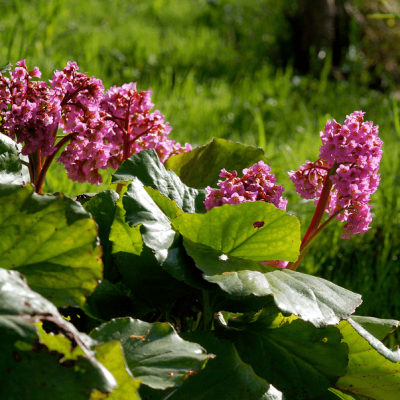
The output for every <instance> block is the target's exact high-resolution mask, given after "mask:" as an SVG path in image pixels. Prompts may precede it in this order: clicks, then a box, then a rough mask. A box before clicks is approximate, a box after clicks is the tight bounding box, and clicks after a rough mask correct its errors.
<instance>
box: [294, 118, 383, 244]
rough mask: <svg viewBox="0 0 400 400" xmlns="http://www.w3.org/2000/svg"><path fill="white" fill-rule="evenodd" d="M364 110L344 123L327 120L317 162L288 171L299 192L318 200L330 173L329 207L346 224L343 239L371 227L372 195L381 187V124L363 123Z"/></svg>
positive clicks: (308, 197)
mask: <svg viewBox="0 0 400 400" xmlns="http://www.w3.org/2000/svg"><path fill="white" fill-rule="evenodd" d="M364 114H365V113H364V112H362V111H355V112H354V113H352V114H350V115H349V116H347V118H346V121H345V123H344V124H343V125H340V124H339V123H337V122H336V121H335V120H333V121H332V122H331V121H328V122H327V124H326V126H325V130H324V132H321V134H320V135H321V139H322V143H323V144H322V146H321V148H320V155H319V156H320V157H321V159H320V160H318V161H317V162H316V163H311V162H309V161H307V162H306V164H305V165H303V166H301V167H300V169H299V170H298V171H296V172H293V171H292V172H291V173H289V177H290V179H291V180H292V181H293V182H294V184H295V187H296V191H297V193H299V194H300V195H301V196H302V197H303V198H305V199H315V202H318V199H319V197H320V195H321V192H322V188H323V186H324V184H325V181H326V179H327V176H328V171H330V172H329V179H331V181H332V184H333V188H332V190H331V192H330V198H329V203H328V205H327V208H326V210H325V211H326V212H328V213H329V214H330V215H331V216H332V215H334V214H336V218H337V219H339V220H340V221H342V222H345V225H344V233H343V237H344V238H349V237H350V236H352V235H354V234H357V233H360V234H362V233H365V232H366V231H368V230H369V229H370V227H369V224H370V222H371V221H372V216H371V213H370V209H371V205H369V204H368V203H369V201H370V196H371V194H373V193H374V192H375V191H376V189H377V188H378V185H379V181H380V175H379V174H378V171H379V163H380V161H381V158H382V153H383V152H382V140H381V139H380V138H379V137H378V133H379V132H378V126H373V123H372V122H364Z"/></svg>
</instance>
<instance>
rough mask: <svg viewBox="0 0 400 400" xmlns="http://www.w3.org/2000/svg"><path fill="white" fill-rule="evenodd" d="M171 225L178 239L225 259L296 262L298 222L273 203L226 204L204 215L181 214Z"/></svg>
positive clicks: (298, 240) (298, 245)
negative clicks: (208, 249)
mask: <svg viewBox="0 0 400 400" xmlns="http://www.w3.org/2000/svg"><path fill="white" fill-rule="evenodd" d="M171 222H172V224H173V226H174V228H175V229H176V230H178V231H179V232H180V233H181V235H182V236H184V237H186V238H188V239H190V240H191V241H193V242H195V243H200V244H204V245H206V246H209V247H211V248H213V249H215V250H218V251H221V252H222V253H223V254H226V255H227V256H230V255H231V256H235V257H241V258H245V259H248V260H254V261H266V260H284V261H296V260H297V257H298V255H299V249H300V222H299V220H298V219H297V218H296V217H294V216H293V215H289V214H287V213H286V212H285V211H283V210H279V209H277V208H276V207H275V206H274V205H273V204H268V203H264V202H261V201H260V202H254V203H252V202H247V203H242V204H226V205H224V206H222V207H214V208H213V209H211V210H210V211H208V212H207V213H206V214H183V215H180V216H178V217H177V218H174V219H172V220H171Z"/></svg>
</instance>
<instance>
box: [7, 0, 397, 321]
mask: <svg viewBox="0 0 400 400" xmlns="http://www.w3.org/2000/svg"><path fill="white" fill-rule="evenodd" d="M304 1H305V2H306V3H307V0H298V1H289V0H251V1H249V0H185V1H182V0H85V1H83V0H63V1H60V0H51V1H47V0H30V1H27V0H0V10H1V13H0V39H1V46H0V64H1V65H5V64H6V63H7V62H8V61H11V62H12V63H15V62H16V61H18V60H21V59H23V58H26V59H27V65H28V68H30V69H32V68H33V67H34V66H39V68H40V70H41V71H42V72H43V75H42V79H45V80H47V79H50V78H51V76H52V74H53V72H54V70H56V69H62V68H63V67H64V66H65V64H66V62H67V61H76V62H77V63H78V65H79V66H80V70H81V71H84V72H87V73H88V74H89V75H90V76H91V75H94V76H95V77H97V78H100V79H102V80H103V83H104V85H105V87H106V89H108V88H109V87H111V86H113V85H122V84H123V83H127V82H132V81H133V82H138V88H139V89H143V90H147V89H148V88H149V87H151V88H152V89H153V93H154V94H153V98H152V99H153V102H154V103H155V107H156V108H157V109H159V110H160V111H161V112H162V113H163V114H164V115H165V117H166V120H167V121H169V122H170V124H171V125H172V127H173V128H174V129H173V131H172V133H171V134H170V136H171V138H173V139H176V140H177V141H180V142H183V143H184V142H190V143H191V144H192V145H194V146H197V145H203V144H205V143H207V142H208V141H209V140H210V139H212V138H213V137H221V138H226V139H229V140H233V141H240V142H242V143H245V144H249V145H254V146H262V147H264V149H265V152H266V155H267V156H268V157H269V159H270V166H271V168H272V172H274V173H275V174H276V176H277V180H278V183H279V184H283V185H284V186H285V188H286V192H285V194H286V196H287V197H288V198H289V205H288V211H290V212H292V213H294V214H296V215H297V216H298V218H299V219H300V221H301V223H302V228H303V229H306V227H307V226H308V222H309V221H310V219H311V217H312V213H313V210H314V206H313V205H312V204H311V203H309V202H305V201H302V200H301V199H300V197H299V196H297V194H296V193H294V192H293V184H292V183H291V182H290V181H289V179H288V177H287V171H290V170H296V169H298V167H299V165H301V164H302V163H304V161H305V160H306V159H307V160H316V159H317V155H318V153H319V151H318V149H319V146H320V139H319V131H320V130H322V129H323V126H324V125H325V123H326V120H327V119H329V118H335V119H336V120H338V122H343V120H344V119H345V117H346V115H347V114H349V113H351V112H352V111H354V110H359V109H362V110H363V111H366V112H367V114H366V119H367V120H372V121H374V123H375V124H378V125H379V126H380V132H381V137H382V139H383V141H384V143H385V144H384V156H383V160H382V164H381V175H382V181H381V185H380V188H379V190H378V192H377V193H376V194H374V196H373V213H374V220H373V223H372V229H371V230H370V231H369V232H368V233H366V234H365V235H363V236H356V237H353V238H352V239H351V240H342V239H340V237H341V230H342V228H341V226H340V225H339V223H338V222H337V223H336V222H334V223H333V224H331V226H330V227H329V228H328V229H327V231H326V232H325V233H324V234H323V235H321V237H320V238H319V239H318V240H317V241H316V243H315V244H314V245H313V246H312V248H311V249H310V251H309V254H308V256H307V257H306V258H305V260H304V262H303V263H302V265H301V269H300V270H301V271H304V272H307V273H312V274H316V275H318V276H321V277H324V278H326V279H329V280H333V281H334V282H335V283H337V284H339V285H342V286H344V287H346V288H348V289H350V290H353V291H355V292H358V293H361V294H362V295H363V298H364V303H363V305H362V306H361V307H360V308H359V310H358V314H360V315H362V314H364V315H372V316H376V317H380V318H389V317H391V318H398V319H400V295H399V294H398V290H397V289H398V285H399V276H400V259H398V257H400V254H399V244H400V231H399V224H400V209H399V208H400V207H399V203H398V197H399V179H400V147H399V144H400V121H399V112H398V104H399V99H400V96H399V94H400V92H399V89H398V86H397V85H398V83H399V81H400V79H399V76H400V70H399V65H398V62H399V57H398V55H399V48H400V45H399V43H400V40H399V39H400V29H399V18H398V15H397V14H396V13H399V12H400V11H399V10H397V9H396V4H395V3H396V2H386V1H380V2H379V1H367V0H366V1H361V0H360V1H350V2H346V1H339V0H338V2H339V3H340V4H339V5H340V6H341V8H342V9H343V10H345V12H346V15H345V16H344V17H342V19H341V20H340V21H345V22H344V26H345V28H344V29H345V32H346V35H345V40H344V41H342V43H341V46H340V52H339V53H338V52H337V50H336V53H335V51H334V48H333V47H332V48H330V47H320V48H316V47H312V46H311V47H310V49H309V50H310V51H309V54H308V56H307V57H308V59H307V63H306V64H307V69H306V70H304V68H302V67H301V65H303V64H304V63H303V64H302V63H299V60H300V61H304V54H301V55H300V57H303V59H301V58H296V51H297V47H298V46H296V41H295V40H294V39H295V38H296V35H297V36H298V31H297V32H296V30H295V27H296V21H298V20H299V18H300V17H299V15H300V14H301V12H302V2H303V6H304ZM393 4H394V5H393ZM393 7H394V8H393ZM303 8H304V7H303ZM378 14H384V16H383V17H382V16H381V17H379V16H378ZM297 26H298V24H297ZM332 49H333V50H332ZM338 54H339V55H340V57H339V59H338ZM303 66H304V65H303ZM104 176H105V183H104V185H103V186H99V187H97V186H90V185H84V184H77V183H72V182H69V181H68V180H67V179H66V175H65V173H64V170H63V168H62V167H61V166H60V165H58V164H55V165H53V166H52V169H51V171H50V174H49V175H48V178H47V180H46V189H47V191H49V192H54V191H62V192H64V193H66V194H69V195H71V196H75V195H77V194H79V193H82V192H97V191H100V190H102V189H103V188H104V187H106V186H107V183H108V181H109V176H110V172H106V173H105V174H104Z"/></svg>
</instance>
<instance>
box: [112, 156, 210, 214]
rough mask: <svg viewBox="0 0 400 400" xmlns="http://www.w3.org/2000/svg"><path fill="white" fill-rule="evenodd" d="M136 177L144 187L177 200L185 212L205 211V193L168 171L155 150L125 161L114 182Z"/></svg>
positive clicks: (114, 176)
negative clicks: (187, 184)
mask: <svg viewBox="0 0 400 400" xmlns="http://www.w3.org/2000/svg"><path fill="white" fill-rule="evenodd" d="M134 177H137V178H138V179H139V180H140V181H141V182H142V183H143V185H144V186H149V187H151V188H152V189H155V190H158V191H159V192H160V193H162V194H163V195H165V196H167V197H168V198H169V199H171V200H175V202H176V205H177V206H178V207H179V208H180V209H181V210H183V211H184V212H188V213H194V212H204V211H205V207H204V204H203V201H204V199H205V191H204V190H197V189H193V188H190V187H187V186H186V185H185V184H184V183H182V181H181V180H180V179H179V178H178V176H177V175H176V174H175V173H174V172H172V171H167V170H166V169H165V167H164V165H163V164H161V162H160V160H159V159H158V156H157V153H156V152H155V151H154V150H153V149H151V150H144V151H141V152H140V153H137V154H134V155H133V156H132V157H130V158H129V159H128V160H126V161H124V162H123V163H122V165H121V166H120V168H119V169H118V170H117V172H116V173H115V174H113V177H112V182H113V183H115V182H119V181H130V180H132V179H133V178H134Z"/></svg>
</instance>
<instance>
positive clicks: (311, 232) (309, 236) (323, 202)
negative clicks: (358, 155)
mask: <svg viewBox="0 0 400 400" xmlns="http://www.w3.org/2000/svg"><path fill="white" fill-rule="evenodd" d="M336 169H337V164H336V163H334V164H333V166H332V168H331V169H330V170H329V172H328V174H327V175H326V178H325V183H324V187H323V188H322V192H321V196H320V198H319V201H318V204H317V208H316V210H315V213H314V216H313V218H312V220H311V223H310V225H309V227H308V229H307V232H306V234H305V235H304V237H303V240H302V241H301V246H300V256H299V258H298V259H297V261H296V262H295V263H293V262H291V263H289V264H288V265H287V267H286V269H291V270H292V271H296V269H297V267H298V266H299V264H300V262H301V260H302V259H303V257H304V256H305V254H306V252H307V250H308V247H309V246H310V244H311V242H312V240H313V239H314V238H315V236H317V234H318V233H319V232H320V231H321V230H322V229H323V228H324V227H325V226H326V224H327V223H329V222H330V221H331V220H332V219H333V218H332V219H331V218H329V219H328V221H326V222H325V223H324V224H323V225H322V226H321V230H319V227H320V224H321V221H322V218H323V217H324V214H325V210H326V207H327V205H328V202H329V195H330V193H331V189H332V185H333V183H332V180H331V179H330V177H331V176H332V175H333V174H334V173H335V171H336ZM335 216H336V215H335Z"/></svg>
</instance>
